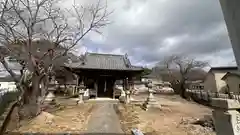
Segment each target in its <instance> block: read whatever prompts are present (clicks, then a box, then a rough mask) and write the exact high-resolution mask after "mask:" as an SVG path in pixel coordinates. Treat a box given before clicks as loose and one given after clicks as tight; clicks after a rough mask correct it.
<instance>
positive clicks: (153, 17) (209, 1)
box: [85, 0, 233, 65]
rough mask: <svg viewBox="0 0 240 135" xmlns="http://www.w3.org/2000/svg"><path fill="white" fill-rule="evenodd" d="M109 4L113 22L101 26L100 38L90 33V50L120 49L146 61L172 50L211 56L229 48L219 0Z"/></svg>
mask: <svg viewBox="0 0 240 135" xmlns="http://www.w3.org/2000/svg"><path fill="white" fill-rule="evenodd" d="M108 6H109V8H110V9H114V10H115V12H114V13H113V14H112V15H111V16H110V19H111V20H112V21H113V23H112V24H111V25H109V26H107V27H106V28H104V29H103V30H102V31H103V39H99V37H98V36H97V35H93V34H90V35H89V37H88V38H87V39H86V42H85V45H86V46H87V48H88V49H89V50H96V49H95V48H99V49H101V50H105V52H112V51H113V50H116V49H120V50H121V52H122V53H128V54H129V55H130V56H132V57H131V58H132V59H134V62H136V63H138V62H141V63H145V64H147V63H153V62H157V61H160V60H162V59H163V58H164V57H165V56H167V55H171V54H173V53H178V54H187V55H192V56H195V57H198V56H201V57H206V58H209V59H210V58H211V57H210V56H212V55H213V54H215V53H218V54H219V55H220V56H221V52H222V50H229V48H231V46H230V42H229V38H228V34H227V30H226V26H225V22H224V19H223V15H222V11H221V7H220V4H219V1H218V0H181V1H180V0H179V1H176V0H157V1H155V0H114V1H110V0H109V2H108ZM228 55H229V59H230V58H232V56H233V54H232V50H230V53H228ZM223 56H224V55H223ZM221 58H222V59H224V58H228V57H220V58H219V59H221ZM213 61H214V60H213ZM227 61H230V60H227ZM219 65H220V64H219Z"/></svg>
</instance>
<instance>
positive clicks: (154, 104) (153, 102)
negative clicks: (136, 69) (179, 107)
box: [143, 83, 161, 110]
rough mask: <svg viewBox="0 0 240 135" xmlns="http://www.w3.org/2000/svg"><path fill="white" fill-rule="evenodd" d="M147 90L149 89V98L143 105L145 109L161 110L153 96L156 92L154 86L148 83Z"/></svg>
mask: <svg viewBox="0 0 240 135" xmlns="http://www.w3.org/2000/svg"><path fill="white" fill-rule="evenodd" d="M147 88H148V97H147V99H146V101H145V102H144V103H143V108H144V109H145V110H148V108H160V107H161V106H160V105H159V104H158V102H157V101H156V100H155V98H154V96H153V93H154V92H155V91H154V90H153V89H152V88H153V84H152V83H148V84H147Z"/></svg>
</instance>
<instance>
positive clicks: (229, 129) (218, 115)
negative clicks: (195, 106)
mask: <svg viewBox="0 0 240 135" xmlns="http://www.w3.org/2000/svg"><path fill="white" fill-rule="evenodd" d="M211 104H212V107H213V108H214V111H213V119H214V125H215V129H216V132H217V135H239V134H240V113H239V109H240V103H239V102H238V101H237V100H233V99H222V98H213V99H212V102H211Z"/></svg>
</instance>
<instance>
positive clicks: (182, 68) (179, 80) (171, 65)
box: [162, 55, 208, 98]
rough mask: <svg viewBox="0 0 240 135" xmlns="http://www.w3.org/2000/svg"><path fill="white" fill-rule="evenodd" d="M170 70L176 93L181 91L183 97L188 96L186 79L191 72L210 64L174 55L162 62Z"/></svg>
mask: <svg viewBox="0 0 240 135" xmlns="http://www.w3.org/2000/svg"><path fill="white" fill-rule="evenodd" d="M162 64H164V65H165V67H164V68H165V69H166V70H167V72H168V75H169V78H171V79H170V82H171V84H172V86H173V87H174V90H175V92H176V93H179V94H180V95H181V96H182V97H183V98H186V95H185V93H186V88H185V86H186V81H188V80H189V73H190V72H191V71H193V70H195V69H202V68H204V67H206V66H208V63H207V62H204V61H198V60H196V59H194V58H190V57H186V56H182V55H172V56H169V57H167V58H165V60H164V61H163V62H162Z"/></svg>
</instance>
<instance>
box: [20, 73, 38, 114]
mask: <svg viewBox="0 0 240 135" xmlns="http://www.w3.org/2000/svg"><path fill="white" fill-rule="evenodd" d="M39 84H40V77H39V76H37V75H33V77H32V86H31V87H30V89H29V91H28V92H26V93H25V99H27V102H25V104H24V105H23V107H22V112H21V114H22V115H23V118H25V117H34V116H37V115H38V114H39V113H40V112H41V103H40V102H41V98H40V95H39V92H40V88H39Z"/></svg>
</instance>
